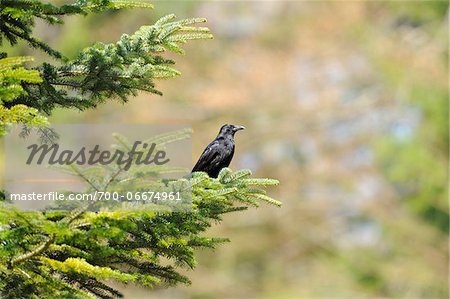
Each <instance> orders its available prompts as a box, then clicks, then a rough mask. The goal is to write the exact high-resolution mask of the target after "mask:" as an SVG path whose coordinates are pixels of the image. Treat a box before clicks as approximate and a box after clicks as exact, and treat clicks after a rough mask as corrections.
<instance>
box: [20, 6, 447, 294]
mask: <svg viewBox="0 0 450 299" xmlns="http://www.w3.org/2000/svg"><path fill="white" fill-rule="evenodd" d="M54 2H58V1H54ZM60 2H64V1H60ZM154 4H155V9H154V10H153V11H150V10H142V9H134V10H126V11H121V12H111V13H104V14H100V15H96V16H92V17H85V18H83V17H72V18H67V19H66V24H65V25H64V26H60V27H54V26H52V27H50V26H47V25H46V24H41V23H39V24H38V26H37V31H36V33H37V35H38V36H40V37H41V38H42V39H44V40H45V41H47V42H49V43H50V44H51V45H53V46H55V47H56V48H57V49H60V50H61V51H62V52H63V53H66V54H67V55H68V56H72V57H73V56H74V55H75V54H76V53H77V51H78V50H80V49H82V48H83V47H85V46H88V45H91V44H92V43H93V42H94V41H103V42H113V41H116V40H118V39H119V37H120V35H121V34H122V33H132V32H134V31H135V30H137V29H138V28H139V26H141V25H145V24H150V23H153V22H154V21H155V20H157V19H158V18H159V17H161V16H163V15H166V14H169V13H175V14H177V16H178V17H179V18H184V17H194V16H199V17H206V18H208V24H207V26H208V27H210V28H211V30H212V32H213V34H214V36H215V39H214V40H208V41H197V42H192V43H190V44H189V45H188V46H187V54H186V56H184V57H176V56H175V55H173V58H174V59H175V60H176V61H177V68H178V69H179V70H181V72H182V76H181V77H178V78H176V79H171V80H167V81H159V82H158V83H157V84H159V87H160V90H162V91H163V92H164V96H162V97H158V96H154V95H149V94H145V93H141V94H140V95H139V96H138V97H136V98H132V99H130V101H129V103H127V104H126V105H122V104H119V103H113V104H111V103H108V104H105V105H103V106H100V107H99V108H98V109H95V110H91V111H86V112H78V111H67V110H58V111H56V112H55V113H54V115H53V116H52V117H51V119H50V120H51V121H52V122H53V123H152V124H186V125H191V126H192V127H193V128H194V129H195V132H194V135H193V144H194V148H193V153H194V156H193V157H192V159H193V162H194V161H195V160H196V159H197V158H198V156H199V155H200V153H201V151H202V150H203V148H204V147H205V146H206V144H207V143H208V142H209V141H210V140H212V139H213V138H214V137H215V135H216V133H217V131H218V129H219V127H220V126H221V125H222V124H224V123H233V124H240V125H244V126H246V127H247V130H245V131H243V132H240V133H239V134H237V136H236V139H237V150H236V155H235V159H234V161H233V163H232V165H231V167H232V168H233V169H239V168H250V169H252V170H253V171H254V173H255V175H256V176H258V177H273V178H277V179H279V180H280V181H281V184H280V186H279V187H276V188H272V189H271V190H270V193H271V195H272V196H273V197H275V198H277V199H279V200H282V201H283V204H284V205H283V207H282V208H281V209H276V208H274V207H261V208H258V209H252V210H249V211H247V212H241V213H238V214H237V215H229V216H228V217H226V218H225V221H224V222H223V223H222V224H220V225H219V226H216V227H214V229H212V230H211V231H209V235H220V236H226V237H229V238H230V239H231V243H229V244H226V245H224V246H222V247H220V248H218V249H217V250H216V251H211V250H204V251H199V252H198V253H197V256H198V260H199V263H198V267H197V268H196V269H195V270H193V271H187V273H188V275H189V277H190V278H191V279H192V285H191V286H179V287H176V288H171V289H155V290H145V289H141V288H136V287H125V286H119V287H120V289H121V290H122V291H124V293H125V294H126V298H180V299H181V298H198V299H200V298H205V299H207V298H448V265H449V260H448V259H449V256H448V241H449V238H448V233H449V228H448V225H449V213H448V150H449V147H448V142H449V138H448V3H447V2H438V1H433V2H379V1H374V2H372V1H361V2H310V1H305V2H302V1H288V2H282V1H278V2H275V1H264V2H258V1H248V2H234V1H231V2H228V1H223V2H200V1H179V2H177V1H156V2H154ZM30 51H31V50H29V49H27V48H26V47H22V49H21V50H20V51H19V52H16V54H23V55H26V54H34V55H36V53H34V52H30ZM39 57H40V59H42V60H47V59H48V57H45V56H44V55H41V56H39Z"/></svg>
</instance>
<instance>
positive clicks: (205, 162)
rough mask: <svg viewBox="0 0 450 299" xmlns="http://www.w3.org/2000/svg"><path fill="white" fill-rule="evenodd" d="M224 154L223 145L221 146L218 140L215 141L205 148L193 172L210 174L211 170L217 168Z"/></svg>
mask: <svg viewBox="0 0 450 299" xmlns="http://www.w3.org/2000/svg"><path fill="white" fill-rule="evenodd" d="M224 154H225V152H224V149H223V144H221V143H220V142H219V141H218V140H214V141H213V142H211V143H210V144H209V145H208V146H207V147H206V148H205V150H204V151H203V153H202V155H201V156H200V158H199V159H198V161H197V163H196V164H195V166H194V168H193V169H192V172H196V171H204V172H208V171H209V170H210V169H212V168H214V167H217V165H218V164H219V163H220V161H221V160H222V158H223V157H222V156H223V155H224Z"/></svg>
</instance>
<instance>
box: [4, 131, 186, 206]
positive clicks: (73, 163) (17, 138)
mask: <svg viewBox="0 0 450 299" xmlns="http://www.w3.org/2000/svg"><path fill="white" fill-rule="evenodd" d="M24 132H25V133H26V134H24ZM190 133H191V129H190V128H186V127H182V126H155V125H104V124H102V125H92V124H76V125H56V126H52V127H51V128H35V129H31V130H28V129H27V130H25V131H24V130H23V128H20V127H17V128H14V129H13V130H12V131H11V132H10V133H9V134H8V135H7V136H6V138H5V143H4V145H5V165H6V167H5V185H6V186H5V188H6V190H8V192H9V193H8V195H9V197H8V196H7V199H9V200H10V201H11V202H12V203H14V204H16V205H17V206H18V207H19V208H21V209H24V210H36V209H37V210H41V209H46V208H48V205H49V204H52V203H53V204H54V203H55V202H70V204H67V203H65V204H64V205H68V206H70V207H68V208H70V209H72V208H73V205H84V204H86V203H88V202H89V205H91V204H92V202H100V201H103V202H114V203H115V204H116V206H118V204H119V203H120V204H122V202H124V201H126V202H128V203H130V202H139V203H142V202H145V203H147V204H148V203H151V204H153V205H158V204H159V205H161V204H163V203H164V204H167V203H169V202H170V204H171V205H179V204H180V202H183V203H185V204H186V203H187V201H190V199H191V194H190V185H189V184H190V182H189V180H187V179H184V178H183V177H184V176H185V175H186V174H188V173H189V169H190V167H191V157H192V154H191V143H190ZM64 205H63V204H59V206H58V207H59V208H60V207H61V206H64ZM146 207H149V205H147V206H146ZM64 208H65V207H64Z"/></svg>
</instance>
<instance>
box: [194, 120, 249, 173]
mask: <svg viewBox="0 0 450 299" xmlns="http://www.w3.org/2000/svg"><path fill="white" fill-rule="evenodd" d="M243 129H245V128H244V127H243V126H235V125H223V126H222V128H220V131H219V135H217V137H216V139H214V140H213V141H212V142H211V143H210V144H209V145H208V146H207V147H206V148H205V150H204V151H203V154H202V155H201V156H200V158H199V159H198V161H197V163H196V164H195V166H194V168H193V169H192V172H196V171H203V172H206V173H207V174H208V175H209V176H210V177H211V178H217V176H218V175H219V172H220V170H222V168H224V167H228V165H230V162H231V159H233V154H234V138H233V137H234V133H236V132H237V131H239V130H243Z"/></svg>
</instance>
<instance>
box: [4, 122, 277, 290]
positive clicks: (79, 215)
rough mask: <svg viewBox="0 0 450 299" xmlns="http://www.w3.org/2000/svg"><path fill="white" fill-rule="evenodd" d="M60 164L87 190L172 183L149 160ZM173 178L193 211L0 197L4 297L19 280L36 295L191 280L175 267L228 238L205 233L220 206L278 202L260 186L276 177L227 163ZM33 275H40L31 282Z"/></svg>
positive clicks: (181, 134) (190, 264)
mask: <svg viewBox="0 0 450 299" xmlns="http://www.w3.org/2000/svg"><path fill="white" fill-rule="evenodd" d="M188 134H189V131H188V130H181V131H177V132H173V133H170V134H164V135H159V136H155V137H154V138H152V139H151V140H154V141H160V143H158V146H159V147H164V146H165V145H166V144H168V143H170V142H173V141H175V140H179V139H180V138H186V137H187V136H189V135H188ZM116 140H117V144H115V145H113V147H114V148H122V149H126V148H129V147H130V144H128V143H127V142H126V139H125V138H124V137H123V136H116ZM146 142H147V141H146ZM138 150H139V149H138ZM65 170H66V171H68V172H70V173H71V174H73V175H74V176H77V177H80V178H82V179H83V180H84V181H85V182H86V185H87V189H86V192H91V191H95V190H96V191H114V192H121V191H123V192H129V191H155V190H163V189H157V188H158V186H159V187H161V186H170V184H169V185H168V181H167V180H161V179H160V178H159V176H160V175H161V173H163V172H164V171H162V170H159V169H158V170H156V169H155V168H154V166H145V167H142V166H133V168H132V169H130V170H129V171H127V172H125V171H123V170H122V169H120V167H119V166H114V167H113V166H112V165H107V166H94V167H89V168H87V169H80V168H76V167H73V166H70V167H66V168H65ZM169 171H170V169H169ZM130 182H132V183H133V184H131V185H130ZM136 182H137V183H136ZM139 182H145V184H140V183H139ZM175 182H179V183H186V184H189V185H190V188H189V193H190V194H192V202H191V203H190V207H189V208H190V211H183V212H177V211H175V212H173V211H170V210H169V211H164V210H157V209H155V208H154V207H153V206H151V205H150V207H152V209H148V208H147V209H146V207H148V205H140V206H137V209H133V208H132V207H131V208H130V205H129V203H127V202H120V203H118V205H116V206H114V205H112V206H99V207H94V205H95V202H94V203H93V204H92V205H88V204H86V205H85V206H82V207H81V208H78V209H74V210H72V211H69V212H68V211H65V210H60V209H59V210H56V209H51V210H48V211H47V212H42V213H41V212H34V213H19V212H18V211H16V210H15V209H14V208H13V207H11V206H10V205H9V204H6V203H3V204H2V205H1V206H0V207H1V209H0V216H1V217H0V219H2V222H1V223H0V225H1V226H0V240H2V242H1V243H0V258H1V263H0V264H1V265H3V266H1V267H0V278H1V279H0V288H1V289H2V290H4V291H3V292H2V297H5V298H15V297H14V295H12V293H10V291H11V290H12V289H14V286H17V285H20V287H23V288H24V289H23V290H21V292H22V293H21V294H22V295H27V296H28V295H29V294H33V295H34V296H36V297H37V298H54V297H55V296H61V295H63V294H64V292H70V291H71V290H73V293H74V294H75V295H73V296H74V297H73V298H89V297H93V296H94V297H95V296H96V297H99V298H115V297H119V296H120V294H119V293H118V292H117V291H116V290H114V289H113V288H111V287H110V286H108V285H106V284H105V280H115V281H118V282H121V283H134V284H139V285H143V286H148V287H152V286H155V285H161V284H162V285H175V284H177V283H185V284H189V279H188V278H187V277H185V276H184V275H182V274H180V273H179V270H178V268H187V269H192V268H194V267H195V265H196V260H195V256H194V250H195V249H197V248H201V247H206V248H214V247H215V246H217V245H218V244H221V243H223V242H226V241H227V239H224V238H218V237H205V236H202V235H201V234H202V233H203V232H204V231H205V230H206V229H208V228H209V227H210V226H211V225H212V224H213V223H216V222H220V221H221V220H222V216H223V215H224V214H226V213H230V212H236V211H241V210H245V209H247V207H248V206H258V205H259V204H260V202H262V201H263V202H267V203H270V204H274V205H277V206H280V202H278V201H276V200H274V199H272V198H271V197H269V196H267V195H266V191H265V190H264V188H265V187H266V186H272V185H277V184H278V181H276V180H273V179H260V178H252V177H251V171H250V170H240V171H236V172H232V171H231V170H230V169H228V168H225V169H223V170H222V171H221V172H220V174H219V177H218V178H217V179H213V178H210V177H208V175H207V174H206V173H194V174H193V175H192V176H191V177H190V178H189V179H180V180H178V181H175ZM155 188H156V189H155ZM4 265H6V267H5V266H4ZM30 279H31V280H33V281H39V282H40V283H38V284H30V285H28V284H27V282H28V281H29V280H30ZM25 286H26V287H25ZM51 286H53V287H55V286H58V288H59V290H56V289H54V288H53V287H51Z"/></svg>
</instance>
